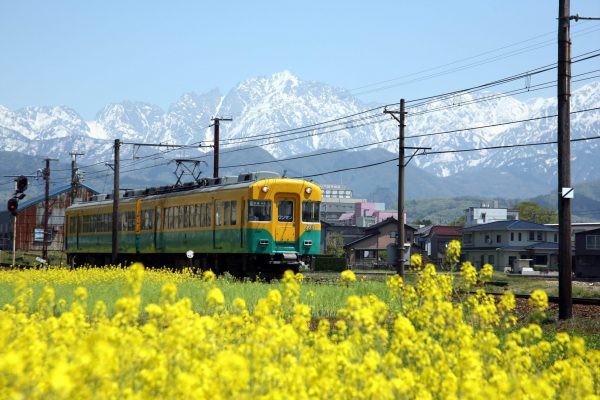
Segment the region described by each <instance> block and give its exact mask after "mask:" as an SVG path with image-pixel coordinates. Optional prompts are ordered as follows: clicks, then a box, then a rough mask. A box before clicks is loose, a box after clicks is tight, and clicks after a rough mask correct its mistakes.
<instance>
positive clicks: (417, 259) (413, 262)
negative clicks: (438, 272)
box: [410, 254, 423, 269]
mask: <svg viewBox="0 0 600 400" xmlns="http://www.w3.org/2000/svg"><path fill="white" fill-rule="evenodd" d="M410 266H411V267H412V268H413V269H421V267H422V266H423V258H422V257H421V255H420V254H413V255H411V256H410Z"/></svg>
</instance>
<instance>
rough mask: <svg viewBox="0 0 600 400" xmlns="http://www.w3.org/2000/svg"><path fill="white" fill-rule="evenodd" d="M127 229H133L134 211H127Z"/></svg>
mask: <svg viewBox="0 0 600 400" xmlns="http://www.w3.org/2000/svg"><path fill="white" fill-rule="evenodd" d="M127 214H128V215H127V230H128V231H134V230H135V211H129V212H128V213H127Z"/></svg>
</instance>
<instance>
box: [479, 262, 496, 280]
mask: <svg viewBox="0 0 600 400" xmlns="http://www.w3.org/2000/svg"><path fill="white" fill-rule="evenodd" d="M493 275H494V267H492V266H491V265H490V264H485V265H484V266H483V267H482V268H481V271H479V280H480V281H481V282H488V281H489V280H490V279H492V276H493Z"/></svg>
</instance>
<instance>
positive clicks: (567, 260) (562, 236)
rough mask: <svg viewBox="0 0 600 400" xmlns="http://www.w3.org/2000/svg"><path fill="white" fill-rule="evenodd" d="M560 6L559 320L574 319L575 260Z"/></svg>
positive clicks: (567, 53) (566, 54) (567, 75)
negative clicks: (573, 268)
mask: <svg viewBox="0 0 600 400" xmlns="http://www.w3.org/2000/svg"><path fill="white" fill-rule="evenodd" d="M558 3H559V5H558V80H557V85H556V86H557V103H558V138H557V142H558V264H559V280H558V318H559V319H570V318H571V317H572V316H573V294H572V276H571V275H572V265H571V263H572V260H571V251H572V250H571V199H570V198H569V197H567V193H566V192H567V191H568V190H570V189H571V160H570V157H571V142H570V139H571V121H570V116H569V113H570V111H571V105H570V97H571V39H570V32H569V30H570V19H569V14H570V0H559V2H558Z"/></svg>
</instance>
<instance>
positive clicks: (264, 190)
mask: <svg viewBox="0 0 600 400" xmlns="http://www.w3.org/2000/svg"><path fill="white" fill-rule="evenodd" d="M260 190H262V192H263V193H267V192H268V191H269V187H268V186H267V185H265V186H263V187H262V188H261V189H260Z"/></svg>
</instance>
